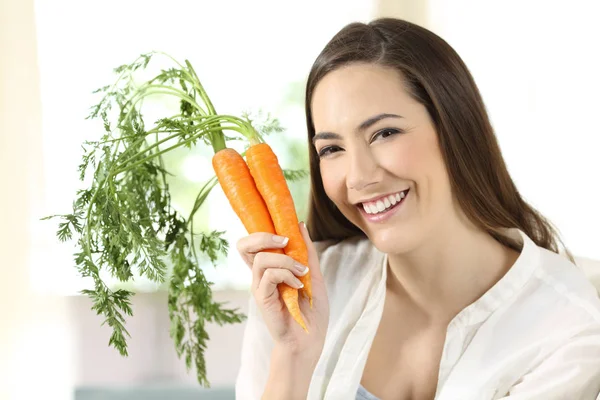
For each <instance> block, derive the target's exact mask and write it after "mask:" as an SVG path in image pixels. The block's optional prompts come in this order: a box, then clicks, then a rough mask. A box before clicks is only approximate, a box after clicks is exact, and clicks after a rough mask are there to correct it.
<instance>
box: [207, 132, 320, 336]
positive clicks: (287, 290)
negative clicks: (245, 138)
mask: <svg viewBox="0 0 600 400" xmlns="http://www.w3.org/2000/svg"><path fill="white" fill-rule="evenodd" d="M246 160H247V163H246V161H244V159H243V157H242V156H241V155H240V154H239V153H238V152H237V151H236V150H234V149H231V148H224V149H222V150H219V151H217V152H216V153H215V155H214V156H213V159H212V164H213V168H214V170H215V173H216V175H217V179H218V180H219V184H220V185H221V187H222V188H223V192H224V193H225V196H226V197H227V199H228V200H229V203H230V204H231V207H232V208H233V210H234V211H235V213H236V214H237V216H238V217H239V218H240V220H241V221H242V223H243V224H244V227H245V228H246V230H247V231H248V233H255V232H268V233H273V234H277V235H280V236H284V237H287V238H289V241H288V244H287V245H286V247H285V248H284V249H283V250H281V249H271V250H268V251H270V252H273V253H280V254H286V255H288V256H290V257H292V258H293V259H294V260H295V261H297V262H299V263H301V264H302V265H308V250H307V247H306V243H305V242H304V239H303V238H302V234H301V233H300V229H299V227H298V217H297V215H296V210H295V207H294V201H293V199H292V195H291V193H290V190H289V188H288V185H287V183H286V180H285V178H284V175H283V171H282V169H281V167H280V165H279V162H278V160H277V156H276V155H275V153H274V152H273V150H272V149H271V147H270V146H269V145H268V144H266V143H260V142H258V141H257V140H253V139H251V146H250V148H249V149H248V150H247V151H246ZM300 280H301V282H302V283H303V285H304V287H303V288H302V289H300V291H302V293H303V294H304V295H306V296H307V298H308V299H309V302H310V305H311V307H312V291H311V281H310V273H308V274H306V275H304V276H302V277H300ZM277 289H278V290H279V294H280V296H281V298H282V299H283V301H284V303H285V305H286V307H287V309H288V310H289V312H290V313H291V315H292V317H293V318H294V320H295V321H296V322H297V323H298V324H300V326H302V328H303V329H304V330H305V331H306V332H308V329H307V327H306V324H305V323H304V320H303V319H302V314H301V313H300V307H299V304H298V298H299V292H298V289H295V288H293V287H291V286H289V285H287V284H285V283H280V284H279V285H278V287H277Z"/></svg>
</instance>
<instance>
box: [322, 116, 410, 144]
mask: <svg viewBox="0 0 600 400" xmlns="http://www.w3.org/2000/svg"><path fill="white" fill-rule="evenodd" d="M386 118H402V116H401V115H397V114H389V113H382V114H378V115H375V116H373V117H371V118H369V119H367V120H366V121H364V122H363V123H362V124H360V125H359V126H358V132H362V131H364V130H366V129H368V128H370V127H371V126H373V125H375V124H376V123H377V122H379V121H381V120H382V119H386ZM326 139H336V140H341V139H342V136H341V135H340V134H338V133H334V132H319V133H317V134H315V136H314V137H313V139H312V142H313V144H314V143H315V142H316V141H317V140H326Z"/></svg>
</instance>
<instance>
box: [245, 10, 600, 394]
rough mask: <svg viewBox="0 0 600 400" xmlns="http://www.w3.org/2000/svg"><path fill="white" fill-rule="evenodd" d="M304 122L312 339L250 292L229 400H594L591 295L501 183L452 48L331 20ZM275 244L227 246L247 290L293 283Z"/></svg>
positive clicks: (599, 381)
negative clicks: (335, 28) (237, 258)
mask: <svg viewBox="0 0 600 400" xmlns="http://www.w3.org/2000/svg"><path fill="white" fill-rule="evenodd" d="M306 116H307V127H308V141H309V143H311V146H310V165H311V198H310V202H309V218H308V224H307V225H308V232H309V233H310V239H309V238H308V237H307V236H306V239H307V243H308V244H309V246H308V247H309V253H310V254H309V263H308V264H309V265H308V267H309V269H310V270H311V276H312V277H314V281H313V292H314V297H315V306H314V307H312V308H311V307H309V306H308V305H307V304H301V310H302V313H303V315H304V316H305V317H306V320H307V321H308V324H307V325H308V330H309V332H311V333H310V334H309V335H306V334H305V333H304V332H302V331H301V330H299V329H294V327H293V326H290V325H289V324H288V322H287V321H286V319H285V315H284V314H282V312H281V307H277V306H274V305H273V304H274V298H276V297H277V296H276V293H275V292H273V291H264V290H263V291H262V292H259V291H257V292H255V293H254V297H255V301H254V302H251V304H250V313H249V319H248V325H247V328H246V334H245V339H244V351H243V354H242V367H241V370H240V374H239V376H238V384H237V395H238V398H241V399H246V398H251V399H258V398H263V399H270V398H290V399H292V398H298V399H300V398H302V399H304V398H309V399H351V398H355V397H356V398H364V397H365V396H366V397H368V398H382V399H392V398H393V399H432V398H436V399H438V400H449V399H473V400H475V399H477V400H492V399H500V398H515V399H517V398H518V399H563V398H576V399H584V400H588V399H589V400H593V399H595V398H596V396H597V395H598V393H599V392H600V365H599V363H598V360H600V299H599V298H598V294H597V292H596V290H595V288H594V287H593V286H592V284H591V283H590V282H589V281H588V280H587V279H586V277H585V275H584V274H583V273H582V272H581V271H580V270H578V269H577V268H576V267H575V266H574V265H573V263H572V262H571V261H572V259H571V258H570V256H569V253H568V252H567V256H562V255H560V254H559V252H560V250H565V249H564V248H561V247H560V246H559V245H560V244H561V240H560V237H559V236H558V234H557V232H556V231H555V229H554V228H553V226H552V224H551V223H550V222H549V221H548V220H547V219H546V218H544V217H543V216H542V215H541V214H540V213H539V212H538V211H537V210H536V209H534V208H533V207H532V206H531V205H529V204H528V203H527V202H526V201H525V200H524V199H523V198H522V196H521V195H520V193H519V191H518V190H517V187H516V185H515V184H514V182H513V180H512V178H511V176H510V174H509V172H508V169H507V167H506V165H505V162H504V160H503V157H502V154H501V151H500V147H499V145H498V143H497V139H496V137H495V133H494V131H493V129H492V126H491V123H490V120H489V117H488V115H487V113H486V109H485V106H484V103H483V100H482V98H481V96H480V94H479V90H478V88H477V86H476V85H475V82H474V80H473V78H472V76H471V74H470V72H469V70H468V69H467V67H466V65H465V64H464V63H463V61H462V60H461V58H460V57H459V56H458V54H457V53H456V52H455V51H454V50H453V49H452V47H450V46H449V45H448V44H447V43H446V42H445V41H444V40H443V39H442V38H440V37H439V36H437V35H435V34H434V33H432V32H430V31H428V30H426V29H424V28H422V27H420V26H417V25H414V24H412V23H408V22H406V21H402V20H397V19H391V18H384V19H378V20H375V21H373V22H371V23H369V24H363V23H353V24H350V25H347V26H346V27H344V28H343V29H342V30H341V31H340V32H338V33H337V34H336V35H335V37H333V39H331V41H330V42H329V43H328V44H327V45H326V46H325V48H324V49H323V51H322V52H321V53H320V55H319V56H318V57H317V59H316V61H315V63H314V64H313V67H312V69H311V72H310V74H309V78H308V82H307V88H306ZM311 239H312V241H314V243H312V242H311ZM273 247H276V246H275V244H274V242H273V239H272V237H271V235H266V234H264V233H263V234H252V235H249V236H247V237H245V238H243V239H242V240H240V241H239V243H238V250H239V251H240V253H241V254H242V256H243V257H244V259H246V260H252V261H250V262H248V265H249V266H250V267H251V268H252V269H253V270H258V271H264V273H262V272H261V274H255V277H254V279H255V283H254V285H256V286H261V287H263V288H264V287H274V284H275V283H277V282H280V281H281V279H283V277H284V276H287V275H291V274H296V275H297V274H298V272H297V271H294V270H293V269H292V268H288V267H284V266H282V265H287V264H289V263H287V262H285V260H280V261H278V262H275V259H274V258H272V257H269V256H268V255H266V253H264V252H263V250H264V249H268V248H273ZM290 265H291V264H290ZM282 270H284V271H282ZM361 396H362V397H361Z"/></svg>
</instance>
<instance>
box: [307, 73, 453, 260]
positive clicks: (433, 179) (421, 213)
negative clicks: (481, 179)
mask: <svg viewBox="0 0 600 400" xmlns="http://www.w3.org/2000/svg"><path fill="white" fill-rule="evenodd" d="M312 115H313V123H314V126H315V132H316V135H315V137H314V146H315V149H316V151H317V153H318V154H319V157H320V168H321V177H322V179H323V185H324V188H325V192H326V193H327V196H328V197H329V198H330V199H331V200H332V201H333V202H334V203H335V205H336V206H337V207H338V209H339V210H340V211H341V212H342V213H343V214H344V215H345V216H346V218H348V220H350V221H351V222H352V223H354V224H355V225H356V226H358V227H359V228H360V229H361V230H362V231H363V232H365V234H366V235H367V236H368V237H369V238H370V239H371V241H373V243H374V244H375V246H376V247H377V248H378V249H379V250H381V251H383V252H386V253H396V254H399V253H405V252H408V251H410V250H412V249H415V248H416V247H418V246H419V245H420V244H422V243H424V241H426V240H428V239H430V238H433V236H435V235H436V232H441V231H444V230H445V229H446V231H447V229H448V228H449V227H450V218H452V217H453V216H456V210H455V207H454V204H453V199H452V195H451V188H450V182H449V179H448V174H447V172H446V168H445V165H444V161H443V159H442V154H441V152H440V148H439V145H438V139H437V134H436V131H435V128H434V126H433V124H432V121H431V119H430V117H429V114H428V113H427V110H426V109H425V107H424V106H423V105H422V104H420V103H418V102H417V101H416V100H414V99H413V98H412V97H411V96H410V95H409V94H408V92H407V91H406V90H405V88H404V83H403V77H402V76H401V74H400V73H398V72H397V71H395V70H393V69H391V68H387V67H382V66H378V65H374V64H353V65H350V66H347V67H343V68H341V69H338V70H335V71H333V72H331V73H329V74H327V75H326V76H325V77H324V78H323V79H322V80H321V81H320V82H319V83H318V84H317V86H316V88H315V91H314V94H313V98H312ZM432 235H433V236H432Z"/></svg>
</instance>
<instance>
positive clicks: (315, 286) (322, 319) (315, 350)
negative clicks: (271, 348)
mask: <svg viewBox="0 0 600 400" xmlns="http://www.w3.org/2000/svg"><path fill="white" fill-rule="evenodd" d="M300 231H301V232H302V237H303V238H304V241H305V242H306V246H307V249H308V268H309V269H310V274H311V275H310V276H311V283H312V295H313V307H312V309H311V307H310V304H309V301H308V299H306V298H305V297H304V296H303V295H299V298H298V301H299V305H300V311H301V313H302V317H303V319H304V322H305V323H306V327H307V329H308V333H307V332H305V331H304V330H303V329H302V327H301V326H300V325H299V324H298V323H297V322H296V321H294V319H293V318H292V316H291V314H290V312H289V311H288V310H287V308H286V306H285V304H284V302H283V300H282V299H281V296H280V295H279V291H278V290H277V285H278V284H280V283H286V284H288V285H290V286H292V287H294V288H299V287H300V286H301V282H300V280H298V278H297V277H298V276H303V275H305V274H306V272H305V271H304V269H305V268H304V267H306V266H299V265H298V263H296V262H295V261H294V260H293V259H292V258H291V257H289V256H287V255H284V254H276V253H270V252H266V251H265V250H267V249H275V248H284V247H285V245H286V244H287V240H284V238H281V237H278V236H276V235H273V234H270V233H264V232H259V233H253V234H250V235H248V236H246V237H244V238H242V239H240V240H239V241H238V243H237V249H238V251H239V253H240V254H241V256H242V258H243V259H244V261H245V262H246V264H247V265H248V266H249V267H250V268H251V269H252V294H253V296H254V298H255V300H256V304H257V305H258V308H259V309H260V311H261V314H262V316H263V319H264V321H265V323H266V325H267V328H268V329H269V332H270V334H271V336H272V338H273V340H274V343H275V347H276V348H277V349H278V350H279V351H283V352H285V353H289V354H290V355H294V354H297V355H301V356H302V358H304V359H306V358H313V359H314V362H315V364H316V361H317V360H318V358H319V356H320V354H321V351H322V349H323V344H324V343H325V335H326V333H327V325H328V323H329V302H328V299H327V293H326V289H325V283H324V281H323V275H322V274H321V268H320V266H319V259H318V256H317V253H316V250H315V247H314V245H313V242H312V241H311V240H310V237H309V235H308V231H307V230H306V226H304V224H303V223H300Z"/></svg>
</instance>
